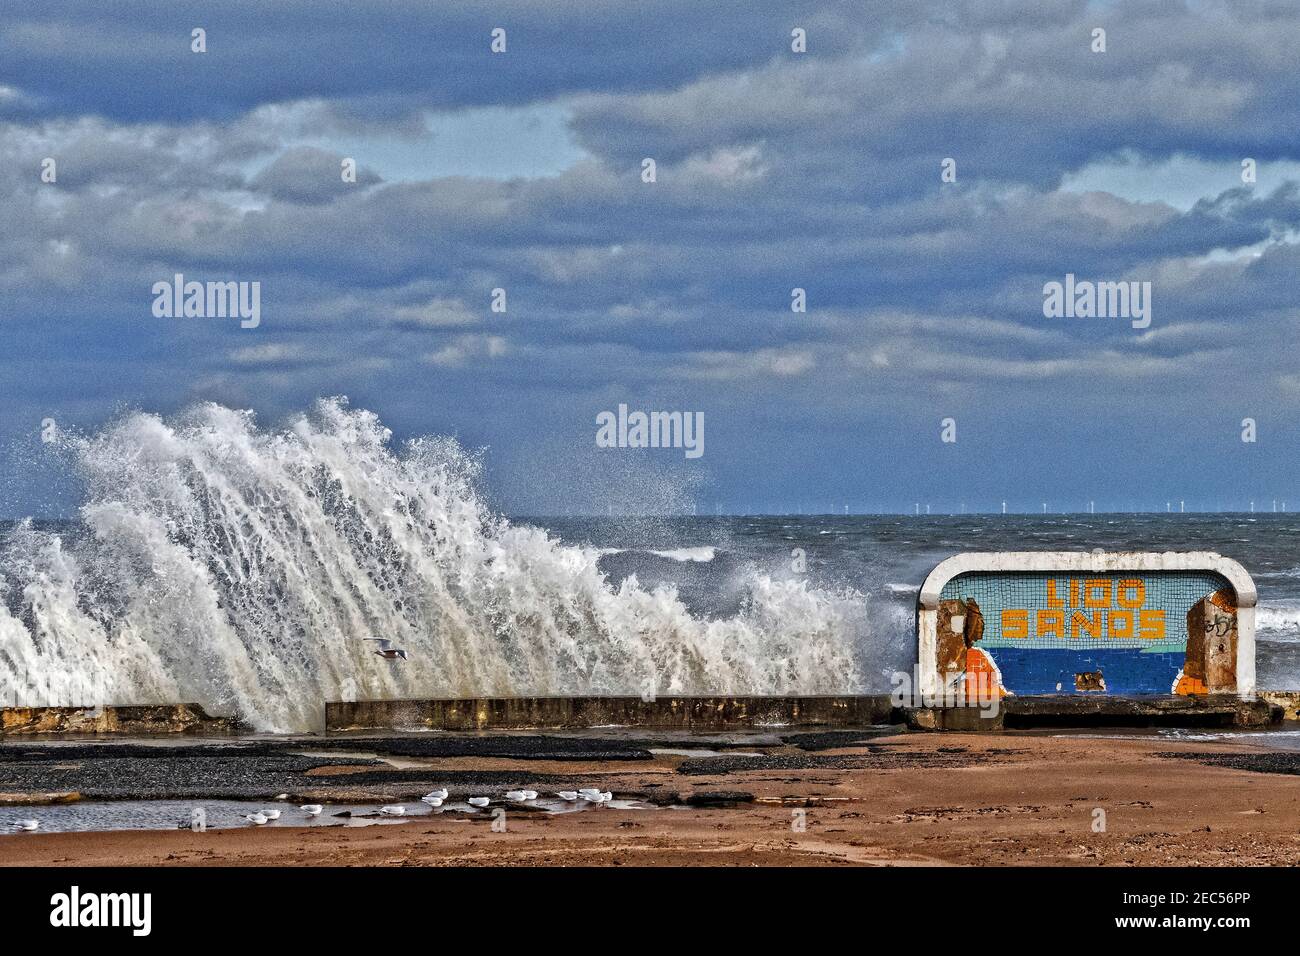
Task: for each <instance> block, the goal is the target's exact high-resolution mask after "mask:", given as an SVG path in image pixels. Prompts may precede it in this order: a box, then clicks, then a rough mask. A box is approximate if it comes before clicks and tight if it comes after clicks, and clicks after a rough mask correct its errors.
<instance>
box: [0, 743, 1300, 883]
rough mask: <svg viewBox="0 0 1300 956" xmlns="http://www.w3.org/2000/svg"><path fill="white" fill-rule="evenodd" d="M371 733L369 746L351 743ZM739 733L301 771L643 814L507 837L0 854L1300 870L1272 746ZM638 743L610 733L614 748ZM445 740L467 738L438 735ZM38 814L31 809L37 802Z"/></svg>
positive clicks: (71, 859)
mask: <svg viewBox="0 0 1300 956" xmlns="http://www.w3.org/2000/svg"><path fill="white" fill-rule="evenodd" d="M851 736H852V735H851V734H849V737H851ZM464 739H465V740H467V741H471V742H472V741H480V742H481V741H483V740H484V739H487V740H492V739H496V740H498V741H500V740H501V739H502V738H483V737H473V738H464ZM505 739H507V741H508V740H509V739H510V738H505ZM514 739H515V740H516V741H537V740H539V739H540V740H543V741H546V740H549V739H551V738H539V737H536V736H533V737H517V738H514ZM588 739H589V740H590V738H588ZM791 741H793V743H791ZM760 742H761V741H760ZM336 743H337V742H336V741H319V742H317V743H316V745H315V746H317V747H318V748H322V749H323V748H326V747H330V746H334V745H335V744H336ZM367 743H370V744H374V743H375V741H369V742H366V741H361V742H358V744H357V745H366V744H367ZM730 743H731V744H732V746H733V748H734V749H735V750H736V751H738V753H739V754H746V755H750V756H744V755H737V754H733V755H727V754H726V751H725V750H711V751H705V754H707V756H698V755H691V754H690V753H662V752H660V753H655V754H644V752H641V753H638V752H635V751H633V750H630V749H625V750H624V752H623V753H622V754H621V756H620V758H619V759H613V760H611V759H606V758H607V757H608V756H609V755H608V754H601V755H600V756H599V758H598V759H590V760H587V759H555V758H556V756H557V751H554V750H547V749H545V747H543V748H542V750H541V751H540V752H539V755H540V759H527V757H523V758H521V756H520V754H519V753H512V754H511V755H509V756H474V755H469V756H433V757H430V756H419V755H410V756H402V757H393V756H385V757H384V758H383V759H382V760H380V761H377V762H370V763H360V762H353V763H350V764H349V763H341V764H335V763H324V764H321V765H319V766H315V767H312V768H311V769H307V770H304V771H301V774H300V779H301V780H302V781H305V783H304V784H303V785H302V786H300V787H297V788H295V789H294V790H293V792H292V793H291V794H290V795H289V796H290V799H291V800H292V801H294V802H297V801H306V800H316V801H329V800H335V801H339V800H353V801H355V800H361V799H364V800H375V801H384V802H390V801H396V800H410V799H412V794H415V793H417V792H423V788H425V787H426V786H428V785H429V784H430V783H431V782H433V781H437V780H451V781H453V783H455V782H456V781H474V784H473V785H474V786H486V785H488V784H489V782H490V783H491V784H492V785H494V786H496V788H497V789H498V790H500V789H503V788H504V786H505V785H506V784H505V781H515V780H517V781H518V782H519V784H521V785H526V783H527V782H528V781H533V782H535V784H536V788H537V789H538V790H542V791H553V790H558V789H563V787H564V785H565V782H566V781H569V782H572V783H574V784H576V783H577V782H578V781H588V782H592V781H594V782H596V783H598V785H599V786H601V787H604V788H607V789H609V790H612V791H614V792H615V794H616V795H618V796H619V797H626V798H629V799H635V800H637V801H638V802H639V803H640V805H642V806H644V807H646V808H645V809H614V808H603V807H602V808H596V809H590V810H584V811H581V812H574V813H564V814H547V813H541V812H527V811H513V810H511V811H508V813H507V819H506V829H505V832H494V831H493V829H492V827H491V820H490V819H489V818H488V817H486V816H482V817H470V816H468V815H466V814H461V813H444V814H441V815H435V816H428V817H421V818H418V819H415V820H411V821H409V822H404V823H401V824H398V825H390V826H367V827H343V826H333V827H321V826H317V827H312V828H304V827H299V826H293V825H290V823H288V822H281V823H277V824H275V825H272V826H268V827H262V828H251V827H250V828H235V829H209V830H208V831H207V832H205V833H194V832H190V831H188V830H174V831H158V830H155V831H140V830H137V831H118V832H99V833H36V834H23V835H20V836H14V837H3V838H0V865H6V866H43V865H54V866H59V865H76V866H93V865H114V866H115V865H128V866H158V865H165V866H177V865H200V866H221V865H265V866H315V865H369V866H443V865H458V866H518V865H527V866H534V865H536V866H547V865H712V866H716V865H744V866H750V865H801V866H803V865H811V866H843V865H902V866H906V865H918V864H921V865H947V864H952V865H1047V864H1057V865H1061V864H1064V865H1080V866H1101V865H1107V866H1134V865H1157V866H1162V865H1181V866H1186V865H1219V866H1224V865H1226V866H1236V865H1295V864H1297V863H1300V776H1297V775H1296V774H1297V773H1298V772H1300V754H1297V753H1294V752H1286V751H1281V752H1279V751H1276V750H1267V749H1265V748H1263V747H1261V746H1258V745H1257V744H1254V743H1251V742H1250V738H1248V737H1237V738H1233V739H1231V740H1230V741H1222V740H1220V741H1215V742H1205V741H1175V740H1171V739H1145V738H1141V737H1136V736H1132V737H1124V736H1112V737H1107V738H1104V739H1100V738H1072V737H1062V736H1047V735H1041V734H1030V733H1018V734H1017V733H1008V734H999V735H975V734H918V733H911V734H896V735H885V736H876V737H869V738H864V739H862V740H858V741H851V740H849V739H848V738H844V739H837V735H834V734H827V735H817V734H811V735H810V734H802V735H793V736H791V737H788V738H784V739H782V740H779V741H776V742H775V745H774V746H773V745H771V743H772V741H770V740H769V741H768V745H765V746H762V747H759V748H757V749H755V748H754V746H753V744H752V741H751V744H750V745H749V746H746V745H745V744H744V742H743V741H741V740H735V741H731V742H730ZM845 743H847V744H848V745H844V744H845ZM417 744H418V742H417ZM530 745H531V744H530ZM530 745H524V744H521V745H519V746H514V747H507V748H506V749H507V750H514V751H518V750H524V749H527V746H530ZM31 746H33V747H36V746H41V745H37V744H32V745H31ZM258 746H261V745H260V744H259V745H258ZM591 746H593V747H596V746H599V745H598V744H594V743H593V744H591ZM632 746H633V744H630V743H629V742H628V741H626V740H623V741H618V740H615V741H614V750H615V751H618V750H619V749H620V748H631V747H632ZM15 747H19V748H20V749H21V745H15V744H13V743H12V742H10V743H9V744H6V746H5V750H6V751H7V759H8V760H9V761H10V762H9V763H7V764H3V765H0V768H8V769H7V770H4V769H0V782H3V783H4V784H5V785H4V786H0V790H12V788H13V777H14V776H15V774H16V773H18V771H16V770H15V769H14V768H15V767H18V766H19V764H18V763H15V762H14V760H15V757H16V754H15V753H14V748H15ZM414 749H416V750H419V749H422V748H421V747H419V746H415V747H414ZM441 749H444V750H450V751H451V752H453V753H454V752H456V751H457V748H456V747H455V746H451V747H448V746H446V738H443V744H442V745H441ZM461 749H470V750H474V749H480V750H481V749H483V747H482V744H481V743H479V744H471V745H470V746H469V747H466V748H461ZM489 749H491V748H489ZM496 749H500V748H499V747H498V748H496ZM273 750H274V748H272V751H273ZM92 751H93V748H91V749H87V748H82V749H81V750H80V751H75V752H70V754H69V756H70V757H72V755H73V753H76V754H78V755H79V756H78V757H77V760H78V761H79V762H74V763H69V762H61V763H52V764H51V766H52V767H58V768H64V770H65V771H66V770H67V768H69V767H78V766H80V767H81V768H82V770H83V771H84V770H85V769H86V768H87V767H88V766H89V763H90V762H93V758H89V759H88V758H86V756H85V754H87V753H90V752H92ZM715 754H716V756H715ZM558 756H561V757H562V756H564V755H563V754H562V753H560V754H558ZM645 757H648V759H645ZM258 759H263V758H258ZM168 760H169V761H170V758H168ZM48 762H49V761H47V763H48ZM110 762H111V761H110ZM6 774H8V779H7V780H6V777H5V775H6ZM50 775H51V776H56V774H54V773H52V772H51V773H50ZM389 781H391V782H389ZM11 799H12V798H11ZM200 803H201V801H200ZM418 805H419V804H418V802H417V803H416V806H418ZM28 809H30V811H31V812H32V813H33V815H39V810H40V808H39V807H32V808H28ZM1098 811H1103V812H1104V832H1103V831H1100V830H1099V822H1098V821H1100V820H1102V819H1103V817H1102V814H1101V813H1099V812H1098ZM287 816H288V815H286V817H287ZM801 824H802V829H800V826H801Z"/></svg>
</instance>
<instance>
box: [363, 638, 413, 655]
mask: <svg viewBox="0 0 1300 956" xmlns="http://www.w3.org/2000/svg"><path fill="white" fill-rule="evenodd" d="M363 640H367V641H374V642H375V643H376V644H378V645H379V647H378V648H376V649H375V653H376V654H378V655H379V656H380V657H382V658H383V659H384V660H386V661H395V660H398V659H399V658H400V659H401V660H404V661H409V660H410V658H409V657H407V656H406V649H405V648H402V647H394V646H393V642H392V641H390V640H389V639H388V638H386V637H367V638H363Z"/></svg>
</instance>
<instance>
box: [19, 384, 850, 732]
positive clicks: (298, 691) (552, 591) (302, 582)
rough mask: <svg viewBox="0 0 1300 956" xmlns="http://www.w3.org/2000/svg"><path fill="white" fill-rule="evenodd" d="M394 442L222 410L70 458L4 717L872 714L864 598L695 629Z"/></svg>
mask: <svg viewBox="0 0 1300 956" xmlns="http://www.w3.org/2000/svg"><path fill="white" fill-rule="evenodd" d="M390 438H391V436H390V433H389V432H388V430H387V429H385V428H384V427H383V426H382V424H381V423H380V422H379V420H378V419H377V418H376V416H374V415H373V414H371V413H369V412H366V411H362V410H354V409H351V408H349V407H348V405H347V403H346V400H343V399H330V400H322V401H320V402H318V403H317V404H316V406H315V407H314V409H313V410H312V412H311V413H309V414H304V415H301V416H299V417H298V418H296V419H295V420H294V421H292V422H291V423H290V424H289V425H288V426H287V427H285V428H282V429H278V430H266V429H260V428H259V427H258V426H257V424H256V422H255V420H254V417H253V415H252V413H250V412H243V411H236V410H232V409H229V408H224V407H222V406H220V405H215V404H204V405H201V406H197V407H195V408H192V409H190V410H188V411H186V412H184V413H182V414H181V415H179V416H176V417H175V418H173V419H163V418H161V417H159V416H157V415H152V414H145V413H135V414H130V415H127V416H125V417H124V418H122V419H121V420H119V421H117V422H116V423H114V424H112V425H110V426H108V427H106V428H105V429H104V430H102V431H101V432H99V433H97V434H94V435H91V436H89V437H86V438H77V439H70V440H69V446H68V450H69V451H70V452H71V453H72V455H73V457H74V459H75V461H76V467H77V470H78V471H79V473H80V475H81V477H82V478H83V480H84V484H85V488H86V493H85V494H86V496H85V500H84V503H83V505H82V507H81V509H80V518H81V526H82V530H81V531H79V532H78V533H77V534H67V533H59V532H55V531H50V530H43V529H40V528H37V527H35V526H34V525H33V524H32V522H30V521H26V522H21V523H19V524H18V525H17V526H15V527H14V528H12V529H11V530H10V532H9V533H8V534H7V535H6V536H5V538H4V540H3V542H2V543H0V700H4V699H5V698H7V697H9V696H12V697H15V698H19V697H24V698H26V699H27V700H29V701H32V700H33V698H34V699H35V700H34V702H36V703H49V704H75V705H85V704H91V703H151V702H164V701H182V700H183V701H196V702H199V703H202V704H204V705H205V706H207V707H209V708H210V709H211V710H213V711H214V712H217V713H232V712H233V713H237V714H239V715H240V716H242V717H243V718H244V719H246V720H248V721H249V722H250V723H252V724H253V725H254V726H255V727H257V728H259V729H262V730H267V731H306V730H312V729H315V728H318V727H319V726H320V722H321V717H322V705H323V702H324V701H325V700H330V699H340V698H343V699H347V698H350V697H353V696H355V697H357V698H399V697H421V696H480V695H545V694H550V695H569V694H640V693H644V692H646V691H647V690H652V691H655V692H657V693H661V694H670V693H671V694H690V693H722V694H747V693H761V694H828V693H847V692H853V691H855V690H858V689H860V688H861V685H862V681H861V676H860V675H861V671H860V668H859V664H858V661H857V659H856V651H855V648H860V647H862V646H865V643H866V642H865V639H864V635H865V633H866V620H865V606H864V602H863V600H862V599H861V596H860V595H856V594H835V593H831V592H829V591H826V590H823V589H819V588H817V587H814V586H811V585H809V584H808V583H806V582H804V581H800V580H785V579H779V578H776V577H773V576H769V575H767V574H763V573H760V572H758V571H755V572H754V573H753V574H752V575H750V576H749V577H748V578H747V580H746V581H745V582H744V595H743V600H742V601H741V602H740V609H739V611H737V612H736V613H734V614H732V615H729V616H727V617H724V618H720V619H705V618H703V617H699V616H693V615H692V614H691V613H690V612H689V611H688V610H687V608H686V607H685V605H684V604H683V603H682V601H681V600H680V599H679V598H678V596H677V594H676V591H675V589H674V588H673V587H671V586H667V585H665V586H658V587H655V588H647V587H643V586H641V585H639V584H638V583H637V581H636V579H635V577H634V576H629V577H627V578H625V579H623V580H622V581H621V582H619V584H618V585H617V586H614V585H613V584H611V583H610V581H609V580H608V579H607V578H606V576H605V575H604V574H603V573H602V572H601V570H600V568H599V567H598V564H599V558H600V552H599V551H598V550H597V549H595V548H584V547H576V546H569V545H564V544H562V543H560V542H558V541H557V540H555V539H554V538H552V537H551V536H550V535H549V534H548V533H547V532H546V531H545V530H543V529H540V528H536V527H531V526H528V525H520V524H513V523H511V522H510V521H508V520H507V519H505V518H503V517H501V516H498V515H495V514H493V513H491V512H490V511H489V509H488V508H487V506H486V505H485V503H484V499H483V497H482V495H481V494H480V493H479V491H478V482H479V478H480V473H481V461H480V460H479V458H478V457H477V456H475V455H471V454H469V453H467V452H466V451H465V450H464V449H462V448H461V447H460V446H459V445H458V444H457V443H456V442H455V441H453V440H450V439H445V438H420V439H415V440H412V441H409V442H406V443H405V444H403V445H402V446H400V447H398V448H394V447H393V446H392V444H391V441H390ZM715 553H716V552H715V551H714V549H713V548H683V549H674V550H672V551H668V552H661V555H662V556H665V557H672V559H673V560H683V561H707V560H712V558H713V556H714V554H715ZM706 555H707V556H706ZM367 638H387V639H389V640H391V641H392V642H393V643H394V645H396V646H397V647H401V648H405V649H406V650H407V652H408V654H409V657H410V659H409V660H408V661H405V662H390V661H387V660H384V659H382V658H381V657H379V656H377V655H375V654H374V653H373V652H372V649H373V645H372V644H368V643H365V639H367ZM4 702H8V700H4Z"/></svg>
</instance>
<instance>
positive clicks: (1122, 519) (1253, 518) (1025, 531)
mask: <svg viewBox="0 0 1300 956" xmlns="http://www.w3.org/2000/svg"><path fill="white" fill-rule="evenodd" d="M544 523H545V524H546V525H547V526H548V527H550V528H551V529H552V530H553V531H554V532H555V533H556V534H557V535H558V536H560V537H561V538H562V539H563V540H565V541H571V542H574V543H580V544H582V545H583V546H585V547H592V548H597V549H600V550H601V551H602V553H603V555H604V556H603V557H602V558H601V567H602V568H603V569H605V570H606V571H607V572H608V574H609V577H610V580H611V582H612V583H615V584H617V583H618V582H620V581H622V580H624V579H626V578H627V577H629V576H634V577H635V579H636V581H637V582H638V584H639V585H641V586H643V587H645V586H649V587H654V586H668V587H673V588H675V589H676V593H677V594H678V595H679V596H680V597H681V599H682V602H683V603H684V605H685V606H686V607H687V608H688V609H689V610H690V611H691V613H692V614H696V615H700V616H704V617H709V616H718V617H725V616H727V615H729V614H734V613H736V612H737V611H738V610H739V609H740V608H742V607H743V606H744V603H745V601H746V599H747V587H748V582H749V581H751V580H752V579H753V576H754V575H755V574H761V575H766V576H770V577H771V578H773V579H780V578H782V577H783V576H786V577H790V578H797V579H802V580H805V581H806V582H807V585H808V586H809V587H810V588H811V589H812V590H814V591H818V592H823V593H834V594H857V596H858V600H860V601H861V603H862V606H863V607H864V608H867V609H868V613H867V614H865V616H864V618H863V620H862V625H863V629H862V630H861V631H858V632H855V633H854V634H853V639H854V641H855V642H856V643H855V649H856V650H857V652H858V654H857V657H858V660H859V661H860V662H861V664H862V669H863V678H864V681H865V684H866V686H867V687H868V689H869V690H872V691H880V690H886V689H888V687H889V680H888V677H889V674H890V673H892V672H893V671H894V670H908V669H910V667H911V664H912V661H913V660H914V655H915V625H916V596H917V592H918V590H919V589H920V585H921V583H922V581H924V579H925V576H926V575H927V574H928V573H929V572H930V571H931V570H932V569H933V568H934V566H935V565H937V564H938V563H939V562H940V561H942V560H944V559H945V558H948V557H951V556H952V555H954V554H957V553H959V552H961V551H1091V550H1093V549H1094V548H1102V549H1104V550H1106V551H1128V550H1136V551H1217V552H1219V553H1220V554H1222V555H1224V556H1226V557H1230V558H1233V559H1235V560H1237V561H1239V562H1241V564H1242V565H1244V566H1245V568H1246V569H1247V570H1248V571H1249V572H1250V574H1251V576H1252V577H1253V578H1254V580H1255V584H1256V587H1257V588H1258V590H1259V608H1258V613H1257V634H1256V639H1257V667H1258V684H1259V686H1260V687H1261V688H1269V689H1300V515H1295V514H1289V513H1288V514H1272V513H1270V514H1253V515H1252V514H1174V515H1165V514H1161V515H1153V514H1099V515H1088V514H1078V515H1043V516H1038V515H1033V516H1028V515H960V516H959V515H951V516H924V517H912V516H893V515H886V516H878V515H877V516H840V515H820V516H818V515H813V516H791V515H785V516H752V517H681V518H667V519H644V518H643V519H627V518H624V519H616V518H594V519H550V520H546V521H544ZM801 556H802V560H801ZM800 566H803V567H804V568H805V570H803V571H802V572H800V571H797V570H796V568H798V567H800Z"/></svg>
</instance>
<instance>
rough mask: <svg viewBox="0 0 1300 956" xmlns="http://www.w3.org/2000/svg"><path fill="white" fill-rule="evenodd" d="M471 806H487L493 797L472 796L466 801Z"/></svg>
mask: <svg viewBox="0 0 1300 956" xmlns="http://www.w3.org/2000/svg"><path fill="white" fill-rule="evenodd" d="M466 802H467V803H468V804H469V805H470V806H471V807H486V806H487V805H488V804H489V803H491V802H492V798H491V797H470V798H469V800H467V801H466Z"/></svg>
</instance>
